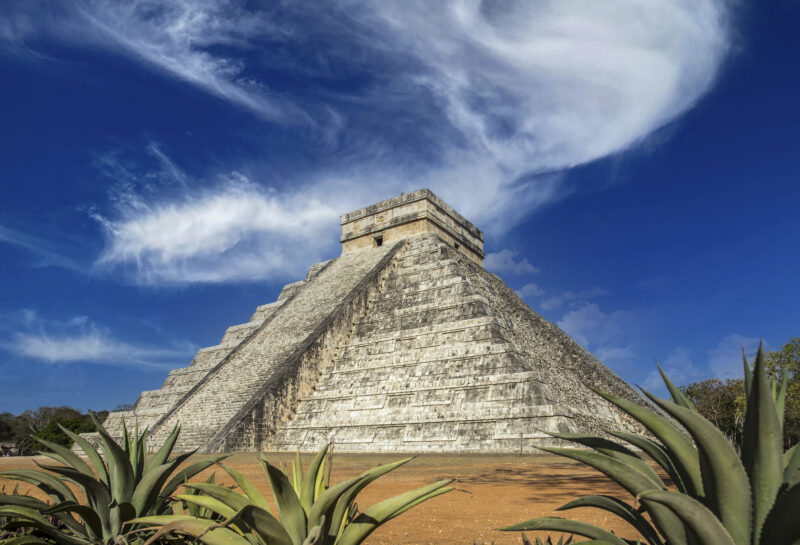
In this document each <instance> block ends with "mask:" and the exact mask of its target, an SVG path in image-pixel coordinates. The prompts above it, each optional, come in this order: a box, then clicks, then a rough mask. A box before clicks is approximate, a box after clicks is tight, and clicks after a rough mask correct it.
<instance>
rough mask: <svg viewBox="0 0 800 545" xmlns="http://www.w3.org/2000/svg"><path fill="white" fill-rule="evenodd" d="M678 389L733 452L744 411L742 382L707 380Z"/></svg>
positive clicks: (738, 438)
mask: <svg viewBox="0 0 800 545" xmlns="http://www.w3.org/2000/svg"><path fill="white" fill-rule="evenodd" d="M682 390H683V391H684V392H685V393H686V395H687V396H688V397H689V399H690V400H691V401H692V403H694V405H695V407H697V410H698V412H699V413H700V414H702V415H703V416H704V417H705V418H706V419H707V420H709V421H710V422H711V423H712V424H714V425H715V426H716V427H717V428H719V430H720V431H721V432H722V433H724V434H725V436H726V437H727V438H728V440H729V441H730V442H731V443H733V445H734V446H735V447H737V449H738V448H739V447H741V444H742V425H743V424H744V415H745V409H746V401H745V399H746V396H745V384H744V379H730V378H729V379H726V380H725V381H722V380H719V379H717V378H710V379H707V380H703V381H701V382H695V383H694V384H690V385H689V386H684V387H683V388H682Z"/></svg>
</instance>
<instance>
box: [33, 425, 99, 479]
mask: <svg viewBox="0 0 800 545" xmlns="http://www.w3.org/2000/svg"><path fill="white" fill-rule="evenodd" d="M31 437H32V438H33V440H34V441H36V442H37V443H40V444H42V445H44V446H45V447H47V448H49V449H50V450H52V451H53V452H54V453H56V454H57V455H58V456H53V455H52V454H50V453H48V452H42V454H43V455H45V456H47V457H48V458H52V459H54V460H56V461H59V462H61V463H63V464H64V465H67V466H70V467H72V468H73V469H77V470H78V471H80V472H81V473H84V474H86V475H89V476H90V477H94V473H93V472H92V469H91V468H90V467H89V465H88V464H87V463H86V462H84V461H83V460H81V457H80V456H78V455H77V454H75V453H74V452H72V451H71V450H70V449H68V448H67V447H64V446H62V445H58V444H56V443H53V442H50V441H45V440H44V439H42V438H41V437H36V436H35V435H32V436H31Z"/></svg>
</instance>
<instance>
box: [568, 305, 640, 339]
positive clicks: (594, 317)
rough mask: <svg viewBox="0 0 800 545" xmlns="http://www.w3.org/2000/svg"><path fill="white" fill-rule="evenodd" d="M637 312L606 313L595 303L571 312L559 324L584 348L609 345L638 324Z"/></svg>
mask: <svg viewBox="0 0 800 545" xmlns="http://www.w3.org/2000/svg"><path fill="white" fill-rule="evenodd" d="M637 315H638V313H637V312H635V311H625V310H615V311H612V312H605V311H603V310H601V309H600V307H599V306H598V305H597V304H595V303H585V304H584V305H583V306H581V307H579V308H576V309H574V310H570V311H569V312H567V313H565V314H564V316H563V317H562V318H561V319H560V320H559V321H558V322H557V323H558V327H560V328H561V329H563V330H564V331H566V332H567V333H568V334H569V335H570V336H571V337H572V338H573V339H575V340H576V341H578V342H579V343H581V344H582V345H584V346H590V345H595V346H598V345H607V344H609V343H612V342H615V341H618V340H619V339H622V338H624V337H625V336H626V335H627V328H628V327H629V326H631V325H633V324H635V322H636V317H637Z"/></svg>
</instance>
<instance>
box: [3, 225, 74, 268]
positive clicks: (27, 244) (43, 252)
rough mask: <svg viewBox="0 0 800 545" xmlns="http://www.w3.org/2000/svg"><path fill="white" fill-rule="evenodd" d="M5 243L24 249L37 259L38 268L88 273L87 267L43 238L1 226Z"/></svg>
mask: <svg viewBox="0 0 800 545" xmlns="http://www.w3.org/2000/svg"><path fill="white" fill-rule="evenodd" d="M3 242H5V243H6V244H11V245H14V246H17V247H19V248H23V249H24V250H27V251H28V252H30V253H31V254H32V255H33V256H35V257H36V261H35V262H34V265H36V266H38V267H50V266H55V267H61V268H64V269H68V270H71V271H74V272H80V273H83V272H86V267H84V266H82V265H80V264H79V263H78V262H77V261H75V260H73V259H71V258H69V257H66V256H65V255H62V254H61V253H60V252H59V251H58V249H57V248H56V245H55V244H53V243H52V242H50V241H48V240H45V239H43V238H40V237H37V236H34V235H31V234H29V233H24V232H22V231H19V230H16V229H11V228H10V227H5V226H3V225H0V243H3Z"/></svg>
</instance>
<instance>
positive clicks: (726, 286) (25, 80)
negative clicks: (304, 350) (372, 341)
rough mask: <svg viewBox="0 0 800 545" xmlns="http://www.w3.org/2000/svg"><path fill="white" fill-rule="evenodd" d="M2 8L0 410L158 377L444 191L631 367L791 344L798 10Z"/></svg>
mask: <svg viewBox="0 0 800 545" xmlns="http://www.w3.org/2000/svg"><path fill="white" fill-rule="evenodd" d="M258 6H259V3H251V2H244V3H236V2H234V3H230V2H221V1H217V0H197V1H194V2H182V1H178V0H146V1H144V0H139V1H134V2H130V1H128V2H120V1H115V0H80V1H75V2H63V3H58V2H44V1H41V2H40V1H35V0H34V1H28V2H7V3H4V7H3V15H2V16H0V81H2V85H0V101H1V102H0V103H2V104H3V107H2V108H0V248H2V254H0V255H2V258H0V285H2V286H3V289H2V290H0V381H2V392H3V395H2V397H0V411H11V412H14V413H17V412H20V411H23V410H25V409H33V408H36V407H38V406H40V405H60V404H69V405H73V406H75V407H78V408H81V409H87V408H88V409H95V410H96V409H110V408H113V407H114V406H116V405H117V404H120V403H132V402H134V401H135V400H136V398H137V397H138V394H139V392H140V391H142V390H145V389H154V388H158V387H159V386H160V384H161V382H162V381H163V379H164V378H165V376H166V373H167V371H168V370H169V369H171V368H175V367H182V366H185V365H188V363H189V362H190V361H191V358H192V356H193V354H194V352H195V351H196V350H197V349H198V348H201V347H203V346H209V345H213V344H216V343H217V342H218V340H219V338H220V337H221V336H222V334H223V333H224V330H225V328H226V327H227V326H229V325H232V324H236V323H241V322H244V321H247V320H248V319H249V316H250V314H251V313H252V311H253V310H254V309H255V307H256V306H257V305H259V304H263V303H266V302H269V301H272V300H274V299H275V298H276V297H277V294H278V293H279V291H280V288H281V286H282V285H283V284H285V283H287V282H290V281H294V280H297V279H299V278H301V277H302V276H303V275H304V274H305V270H306V268H307V267H308V266H309V265H310V264H312V263H314V262H316V261H320V260H324V259H328V258H330V257H334V256H336V255H337V254H338V251H339V243H338V236H339V226H338V215H339V214H341V213H343V212H346V211H349V210H352V209H355V208H358V207H361V206H364V205H367V204H371V203H373V202H375V201H378V200H380V199H384V198H388V197H392V196H394V195H397V194H399V193H400V192H402V191H410V190H414V189H418V188H421V187H430V188H431V189H432V190H433V191H434V192H436V193H437V194H439V195H440V196H441V197H442V198H444V199H445V200H446V201H447V202H449V203H450V204H452V205H453V206H455V207H456V208H457V209H458V210H459V211H461V212H462V213H463V214H464V215H466V216H467V217H468V218H470V219H471V220H472V221H473V222H474V223H476V224H477V225H478V226H479V227H481V228H482V229H483V230H484V231H485V233H486V250H487V253H488V256H487V260H486V266H487V268H489V269H490V270H492V271H493V272H496V273H497V274H499V275H500V276H501V277H503V279H505V280H506V282H507V283H508V284H509V285H511V286H512V287H513V288H515V289H517V290H518V292H519V293H520V294H521V295H522V296H523V297H524V298H525V300H526V301H527V302H528V303H529V304H530V305H531V306H532V307H533V308H534V309H535V310H537V311H538V312H540V313H542V314H543V315H544V316H545V317H547V318H548V319H549V320H551V321H553V322H556V323H558V324H559V325H560V326H561V327H562V328H564V329H565V330H566V331H567V332H568V333H570V334H571V335H572V336H573V337H574V338H575V339H576V340H578V341H579V342H581V343H582V344H583V345H584V346H586V347H587V348H589V349H590V350H591V351H592V352H593V353H594V354H596V355H597V356H598V357H600V358H601V359H602V360H603V361H604V362H606V363H607V364H608V365H609V366H610V367H611V368H612V369H614V370H615V371H617V372H618V373H619V374H620V375H621V376H622V377H623V378H625V379H626V380H628V381H630V382H632V383H637V384H643V385H646V386H648V387H651V388H655V389H658V381H657V380H655V376H654V374H653V371H654V368H655V366H654V363H653V360H654V359H658V360H659V361H660V362H661V363H662V364H663V365H664V366H665V367H666V368H667V370H668V371H669V372H670V374H672V375H673V377H674V378H675V380H676V382H679V383H684V384H685V383H688V382H692V381H696V380H700V379H704V378H708V377H711V376H720V377H726V376H734V375H736V374H738V371H739V367H738V366H739V361H740V360H739V359H738V356H737V354H738V353H739V352H740V350H741V348H742V347H745V348H746V349H747V350H748V351H752V350H753V348H754V347H755V345H756V344H757V342H758V339H759V338H763V339H764V341H765V342H766V343H767V344H768V346H769V347H772V348H777V347H779V346H781V345H782V344H783V343H785V342H786V341H787V340H788V339H789V338H790V337H793V336H797V335H798V334H800V312H798V305H797V297H796V294H795V291H796V290H795V287H796V279H797V278H798V272H800V271H798V269H800V257H799V256H798V252H797V247H798V241H800V221H798V218H797V211H796V210H797V202H800V187H799V186H798V183H797V182H798V174H800V136H798V134H799V133H798V131H797V127H798V126H800V108H798V106H797V101H796V97H797V96H798V94H799V93H800V74H798V71H797V70H796V69H795V66H794V65H795V64H796V61H795V59H794V57H793V56H792V54H791V53H790V52H792V51H797V50H800V36H798V35H797V33H796V22H797V21H798V20H800V19H798V16H800V7H798V6H797V5H796V4H793V3H792V2H770V3H759V4H758V5H755V3H754V5H750V6H746V5H743V3H739V2H732V1H724V0H671V1H669V0H654V1H652V2H647V3H642V2H638V1H635V0H614V1H609V2H603V3H602V4H598V3H594V2H584V1H577V0H575V1H571V0H562V1H559V2H523V1H519V2H516V1H512V2H496V3H495V2H482V3H481V2H470V1H466V0H465V1H462V2H445V1H442V2H420V3H412V2H400V1H398V2H391V1H386V2H373V3H359V2H355V1H348V0H341V1H330V2H326V3H324V5H323V3H300V2H285V3H284V2H276V3H273V4H272V5H271V6H270V7H269V8H262V7H258Z"/></svg>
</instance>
